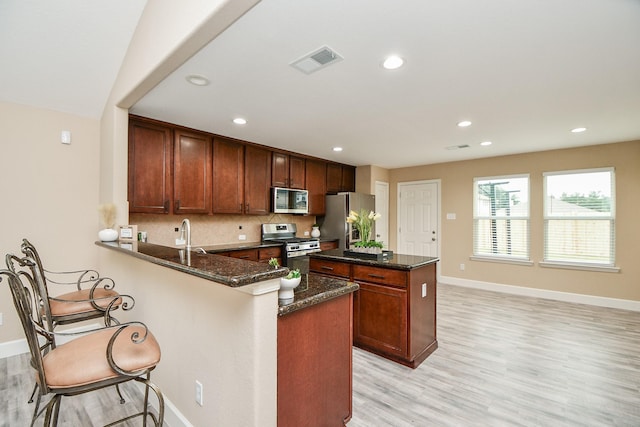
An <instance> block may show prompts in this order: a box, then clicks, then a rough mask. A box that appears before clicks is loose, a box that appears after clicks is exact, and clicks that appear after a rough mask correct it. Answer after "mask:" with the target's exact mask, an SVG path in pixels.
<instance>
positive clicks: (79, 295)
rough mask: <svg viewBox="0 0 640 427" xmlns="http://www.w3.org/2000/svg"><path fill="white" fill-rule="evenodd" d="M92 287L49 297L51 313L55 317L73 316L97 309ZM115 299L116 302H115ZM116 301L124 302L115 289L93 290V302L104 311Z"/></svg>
mask: <svg viewBox="0 0 640 427" xmlns="http://www.w3.org/2000/svg"><path fill="white" fill-rule="evenodd" d="M90 292H91V290H90V289H82V290H80V291H74V292H67V293H66V294H62V295H57V296H55V297H49V306H50V307H51V315H52V316H53V317H54V318H55V317H63V316H71V315H77V314H87V313H93V312H95V311H96V308H95V306H94V305H93V304H92V299H91V295H90ZM114 301H115V302H114ZM112 302H114V306H116V307H117V306H119V305H120V304H122V298H121V297H120V294H119V293H118V292H116V291H114V290H113V289H104V288H96V289H95V290H94V292H93V303H94V304H96V305H97V306H98V307H100V308H101V309H102V310H103V311H104V310H106V309H107V308H108V307H109V304H111V303H112Z"/></svg>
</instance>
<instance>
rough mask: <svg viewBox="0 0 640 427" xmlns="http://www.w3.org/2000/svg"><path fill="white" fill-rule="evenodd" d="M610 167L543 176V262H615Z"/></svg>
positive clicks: (603, 264)
mask: <svg viewBox="0 0 640 427" xmlns="http://www.w3.org/2000/svg"><path fill="white" fill-rule="evenodd" d="M614 178H615V176H614V170H613V168H607V169H591V170H578V171H564V172H548V173H545V174H544V194H545V198H544V261H545V262H557V263H566V264H577V265H581V264H582V265H584V264H588V265H596V266H613V265H614V263H615V257H614V248H615V179H614Z"/></svg>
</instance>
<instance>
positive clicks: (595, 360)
mask: <svg viewBox="0 0 640 427" xmlns="http://www.w3.org/2000/svg"><path fill="white" fill-rule="evenodd" d="M437 301H438V316H437V321H438V324H437V326H438V329H437V330H438V342H439V348H438V349H437V350H436V351H435V353H433V354H432V355H431V356H429V357H428V358H427V359H426V360H425V362H423V363H422V365H420V366H419V367H418V368H417V369H415V370H412V369H410V368H406V367H403V366H400V365H398V364H395V363H392V362H389V361H387V360H385V359H382V358H380V357H377V356H375V355H372V354H370V353H367V352H364V351H362V350H359V349H354V363H353V366H354V367H353V370H354V375H353V390H354V392H353V418H352V420H351V422H349V427H365V426H366V427H371V426H376V427H378V426H394V427H404V426H554V427H555V426H581V427H582V426H629V427H631V426H634V427H638V426H640V313H637V312H632V311H624V310H614V309H607V308H600V307H592V306H586V305H579V304H569V303H563V302H557V301H550V300H543V299H537V298H526V297H520V296H512V295H506V294H501V293H494V292H487V291H480V290H473V289H468V288H462V287H457V286H446V285H444V286H438V299H437Z"/></svg>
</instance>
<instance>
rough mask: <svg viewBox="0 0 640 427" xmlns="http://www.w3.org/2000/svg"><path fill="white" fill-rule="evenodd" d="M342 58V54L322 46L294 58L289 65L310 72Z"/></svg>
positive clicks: (306, 72)
mask: <svg viewBox="0 0 640 427" xmlns="http://www.w3.org/2000/svg"><path fill="white" fill-rule="evenodd" d="M342 59H343V58H342V56H340V55H338V54H337V53H336V52H335V51H334V50H332V49H331V48H329V47H327V46H322V47H321V48H320V49H316V50H314V51H313V52H311V53H308V54H306V55H304V56H303V57H301V58H298V59H296V60H295V61H293V62H292V63H290V64H289V65H291V66H292V67H293V68H296V69H298V70H300V71H302V72H303V73H305V74H311V73H313V72H316V71H318V70H320V69H322V68H324V67H327V66H329V65H331V64H334V63H336V62H338V61H342Z"/></svg>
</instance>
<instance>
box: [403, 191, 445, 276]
mask: <svg viewBox="0 0 640 427" xmlns="http://www.w3.org/2000/svg"><path fill="white" fill-rule="evenodd" d="M416 184H436V190H437V191H438V197H437V199H438V209H437V212H436V215H437V217H438V218H437V219H438V226H437V227H436V233H437V234H436V235H437V236H438V240H437V241H436V248H437V250H438V258H440V256H441V254H442V243H441V242H442V220H441V219H442V180H441V179H425V180H420V181H404V182H398V184H397V185H396V248H399V247H400V218H401V217H402V216H401V209H400V208H401V203H400V187H402V186H403V185H416ZM440 264H441V263H440V262H438V263H436V275H437V277H440Z"/></svg>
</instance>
